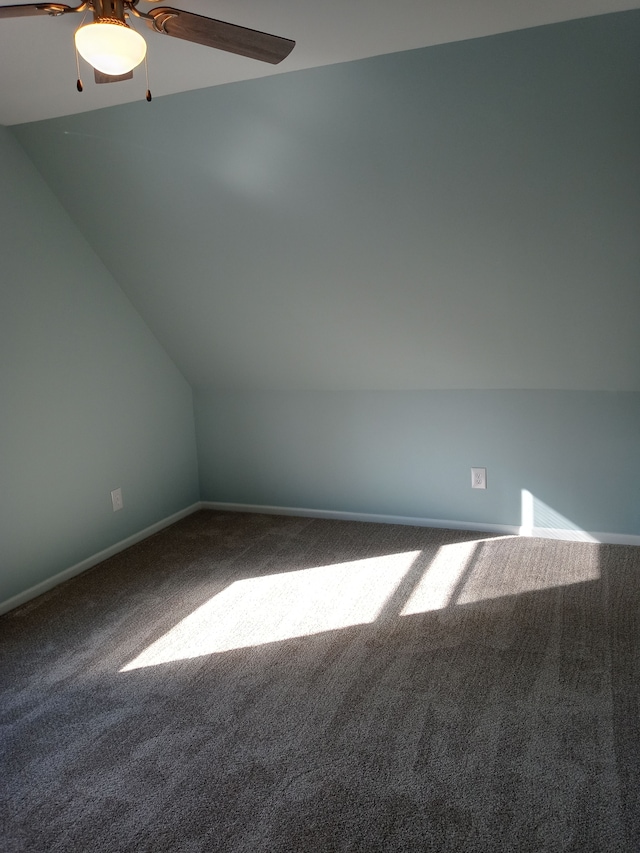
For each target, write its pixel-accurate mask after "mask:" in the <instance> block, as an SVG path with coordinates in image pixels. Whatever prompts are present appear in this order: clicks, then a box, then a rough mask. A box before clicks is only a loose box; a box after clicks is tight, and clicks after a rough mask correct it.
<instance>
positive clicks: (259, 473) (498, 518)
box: [196, 391, 640, 535]
mask: <svg viewBox="0 0 640 853" xmlns="http://www.w3.org/2000/svg"><path fill="white" fill-rule="evenodd" d="M196 413H197V418H196V422H197V431H198V443H199V454H200V469H201V481H202V496H203V498H204V499H206V500H218V501H229V502H237V503H250V504H267V505H269V504H270V505H275V506H284V507H305V508H309V509H324V510H340V511H347V512H357V513H375V514H383V515H399V516H412V517H417V518H435V519H443V520H452V521H462V522H465V521H466V522H475V523H488V524H503V525H516V526H520V525H521V524H523V517H522V490H523V489H524V490H527V491H528V492H530V493H531V494H532V495H533V496H534V497H535V498H536V499H537V503H536V517H535V518H534V519H533V521H534V524H535V526H538V527H547V528H548V527H559V528H573V527H577V528H579V529H581V530H586V531H591V532H595V533H598V532H601V533H623V534H635V535H638V534H640V394H636V393H622V392H593V391H592V392H590V391H568V392H562V391H416V392H408V391H399V392H389V391H382V392H370V391H360V392H343V391H332V392H331V391H329V392H315V393H309V392H291V391H282V392H274V393H265V392H262V393H260V392H257V393H233V392H229V393H205V394H198V395H197V396H196ZM213 437H215V439H214V438H213ZM472 466H474V467H476V466H478V467H486V468H487V472H488V475H487V479H488V489H487V490H486V491H478V490H473V489H471V475H470V468H471V467H472ZM543 505H544V506H546V507H548V510H545V509H544V506H543Z"/></svg>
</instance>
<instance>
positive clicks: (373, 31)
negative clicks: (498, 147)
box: [0, 0, 640, 125]
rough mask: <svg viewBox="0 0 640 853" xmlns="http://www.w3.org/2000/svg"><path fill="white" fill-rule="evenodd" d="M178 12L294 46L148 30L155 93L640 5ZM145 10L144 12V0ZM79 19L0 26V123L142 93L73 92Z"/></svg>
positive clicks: (333, 4)
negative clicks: (268, 49)
mask: <svg viewBox="0 0 640 853" xmlns="http://www.w3.org/2000/svg"><path fill="white" fill-rule="evenodd" d="M67 2H68V3H69V5H73V4H74V0H67ZM166 2H167V4H168V3H171V2H172V0H166ZM2 5H9V4H8V3H6V2H3V3H2ZM176 6H177V7H178V8H184V9H187V10H188V11H192V12H196V13H198V14H201V15H207V16H209V17H214V18H219V19H221V20H224V21H229V22H230V23H234V24H240V25H242V26H246V27H251V28H253V29H257V30H262V31H265V32H270V33H273V34H275V35H281V36H285V37H287V38H292V39H295V40H296V42H297V44H296V47H295V48H294V50H293V53H292V54H291V55H290V56H289V57H288V58H287V59H286V60H284V62H282V63H281V64H280V65H277V66H271V65H265V64H264V63H259V62H255V61H253V60H250V59H245V58H242V57H238V56H232V55H231V54H228V53H223V52H220V51H215V50H211V49H210V48H206V47H202V46H200V45H193V44H189V43H187V42H184V41H180V40H179V39H172V38H167V37H165V36H160V35H156V34H154V33H152V32H151V31H149V30H147V29H146V28H144V29H143V32H144V34H145V36H147V35H148V38H147V43H148V45H149V72H150V75H151V79H150V86H151V90H152V92H153V95H154V97H158V96H160V95H168V94H172V93H175V92H183V91H188V90H192V89H199V88H204V87H208V86H216V85H219V84H221V83H228V82H232V81H237V80H246V79H250V78H254V77H262V76H266V75H268V74H276V73H281V72H286V71H293V70H295V69H301V68H312V67H315V66H320V65H330V64H332V63H336V62H345V61H348V60H352V59H362V58H364V57H368V56H376V55H379V54H385V53H394V52H397V51H403V50H410V49H412V48H418V47H426V46H428V45H433V44H441V43H444V42H452V41H460V40H463V39H469V38H475V37H478V36H485V35H491V34H493V33H499V32H508V31H511V30H518V29H524V28H527V27H533V26H538V25H541V24H549V23H556V22H559V21H565V20H571V19H574V18H582V17H588V16H590V15H598V14H605V13H607V12H617V11H625V10H629V9H635V8H639V7H640V0H446V2H444V0H395V2H394V3H389V2H386V0H323V2H321V3H318V2H316V0H176ZM140 8H141V9H144V8H146V5H145V2H144V0H142V2H141V5H140ZM80 20H81V17H80V16H79V15H78V16H76V15H65V16H63V17H60V18H48V17H46V18H20V19H11V20H3V21H0V80H2V84H1V87H0V124H5V125H12V124H19V123H22V122H29V121H37V120H39V119H45V118H52V117H55V116H63V115H70V114H72V113H79V112H85V111H87V110H94V109H99V108H101V107H107V106H113V105H115V104H122V103H127V102H130V101H135V100H138V99H142V98H143V97H144V92H145V89H146V83H145V79H144V72H143V71H140V72H136V74H135V75H134V79H133V80H129V81H126V82H121V83H115V84H109V85H102V86H97V85H96V84H95V83H94V82H93V75H92V73H91V71H90V70H89V68H88V67H87V66H84V68H83V69H82V71H81V74H82V78H83V82H84V84H85V91H84V92H83V93H82V94H79V93H78V92H77V91H76V85H75V81H76V69H75V56H74V50H73V32H74V30H75V29H76V27H77V26H78V25H79V23H80Z"/></svg>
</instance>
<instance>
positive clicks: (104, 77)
mask: <svg viewBox="0 0 640 853" xmlns="http://www.w3.org/2000/svg"><path fill="white" fill-rule="evenodd" d="M132 77H133V71H127V73H126V74H118V75H116V76H114V75H113V74H103V73H102V71H98V69H97V68H94V69H93V79H94V80H95V81H96V83H118V82H120V80H131V78H132Z"/></svg>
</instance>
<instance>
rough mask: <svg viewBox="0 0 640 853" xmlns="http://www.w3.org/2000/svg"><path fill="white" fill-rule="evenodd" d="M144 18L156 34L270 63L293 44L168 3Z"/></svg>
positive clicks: (284, 56)
mask: <svg viewBox="0 0 640 853" xmlns="http://www.w3.org/2000/svg"><path fill="white" fill-rule="evenodd" d="M144 17H145V18H146V19H147V24H148V25H149V26H150V27H152V29H154V30H155V31H156V32H158V33H164V35H167V36H173V37H174V38H179V39H185V40H186V41H193V42H196V44H203V45H205V46H206V47H215V48H218V50H226V51H228V52H229V53H237V54H239V55H240V56H248V57H250V58H251V59H259V60H261V61H262V62H270V63H271V64H272V65H276V64H277V63H278V62H282V60H283V59H285V58H286V57H287V56H289V54H290V53H291V51H292V50H293V48H294V45H295V41H291V39H285V38H281V37H280V36H272V35H269V34H268V33H261V32H259V31H258V30H249V29H247V28H246V27H239V26H237V25H236V24H226V23H224V21H216V20H215V19H214V18H205V17H203V16H202V15H196V14H194V13H193V12H183V11H182V10H181V9H172V8H170V7H168V6H165V7H163V8H161V9H151V10H150V11H149V12H147V13H146V14H145V15H144ZM149 19H151V20H149Z"/></svg>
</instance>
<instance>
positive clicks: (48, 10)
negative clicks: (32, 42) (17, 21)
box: [0, 3, 80, 18]
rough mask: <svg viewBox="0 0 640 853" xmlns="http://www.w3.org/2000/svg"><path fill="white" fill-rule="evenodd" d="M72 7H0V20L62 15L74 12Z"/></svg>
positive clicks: (35, 4) (56, 5) (58, 4)
mask: <svg viewBox="0 0 640 853" xmlns="http://www.w3.org/2000/svg"><path fill="white" fill-rule="evenodd" d="M76 11H80V9H74V8H73V6H65V5H64V4H63V3H27V4H26V5H22V6H0V18H26V17H31V16H32V15H53V16H54V17H55V16H57V15H64V14H65V12H76Z"/></svg>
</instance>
